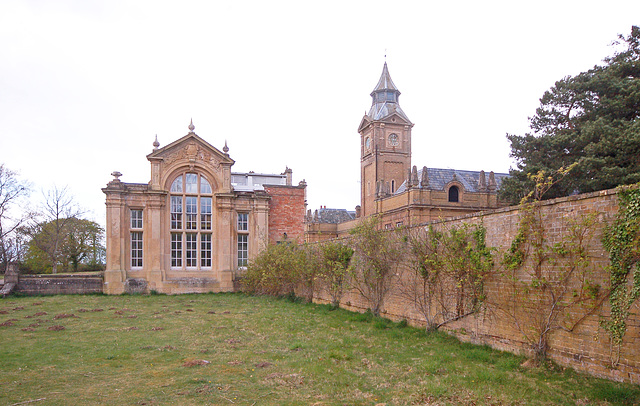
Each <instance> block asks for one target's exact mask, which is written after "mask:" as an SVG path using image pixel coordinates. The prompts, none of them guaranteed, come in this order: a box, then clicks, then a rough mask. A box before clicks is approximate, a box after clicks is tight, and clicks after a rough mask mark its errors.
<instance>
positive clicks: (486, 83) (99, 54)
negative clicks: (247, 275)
mask: <svg viewBox="0 0 640 406" xmlns="http://www.w3.org/2000/svg"><path fill="white" fill-rule="evenodd" d="M634 24H635V25H639V24H640V1H638V0H628V1H616V0H608V1H606V2H604V1H587V0H582V1H562V0H555V1H505V2H491V1H450V2H445V1H438V2H431V1H398V0H395V1H389V0H387V1H372V0H369V1H345V0H342V1H327V0H324V1H320V2H312V1H301V0H298V1H273V0H270V1H228V0H227V1H179V2H178V1H175V2H167V1H158V0H150V1H135V0H129V1H113V0H109V1H89V0H78V1H55V0H41V1H35V0H34V1H12V0H1V1H0V137H1V138H0V163H4V164H5V165H6V166H7V167H8V168H10V169H12V170H15V171H18V172H19V173H20V175H21V176H22V178H24V179H27V180H29V181H30V182H32V184H33V186H34V193H33V195H32V200H33V202H34V203H35V202H36V201H38V200H40V199H41V190H42V189H49V188H51V187H52V186H53V185H54V184H55V185H57V186H58V187H64V186H68V188H69V190H70V191H71V193H73V195H75V196H76V200H77V201H78V203H79V204H80V205H82V206H83V207H84V208H86V209H87V210H89V211H90V213H89V215H88V217H89V218H90V219H92V220H95V221H98V222H100V223H101V224H104V200H105V199H104V194H103V193H102V192H101V190H100V189H101V188H102V187H104V186H105V185H106V184H107V182H109V181H110V180H111V179H112V177H111V176H110V173H111V172H113V171H114V170H118V171H120V172H122V173H123V176H122V178H121V180H122V181H124V182H135V183H146V182H148V181H149V177H150V165H149V162H148V161H147V160H146V155H147V154H148V153H150V152H151V150H152V148H153V146H152V143H153V141H154V138H155V136H156V134H157V136H158V140H159V142H160V144H161V145H162V146H164V145H167V144H169V143H170V142H172V141H175V140H176V139H178V138H180V137H182V136H184V135H186V134H187V133H188V128H187V126H188V125H189V120H190V119H191V118H193V123H194V125H195V127H196V128H195V132H196V133H197V134H198V135H199V136H201V137H202V138H204V139H205V140H207V141H208V142H210V143H211V144H212V145H214V146H216V147H217V148H218V149H222V147H223V146H224V142H225V140H226V141H227V143H228V146H229V149H230V150H229V154H230V156H231V158H233V159H234V160H235V161H236V164H235V165H234V167H233V168H232V170H234V171H256V172H263V173H281V172H283V171H284V169H285V166H289V167H290V168H292V169H293V178H294V183H296V184H297V182H299V181H300V180H302V179H305V180H306V181H307V183H308V187H307V195H308V202H309V208H310V209H312V210H314V209H317V208H318V207H319V206H320V205H325V206H327V207H334V208H347V209H350V210H353V209H354V207H355V206H356V204H359V201H360V188H359V181H360V146H359V135H358V133H357V128H358V124H359V123H360V120H361V119H362V116H363V114H364V112H365V111H366V110H368V109H369V107H370V106H371V97H370V96H369V94H370V93H371V91H372V90H373V88H374V87H375V85H376V84H377V82H378V79H379V77H380V73H381V72H382V66H383V64H384V61H385V54H386V61H387V63H388V67H389V72H390V74H391V77H392V78H393V81H394V82H395V84H396V86H397V87H398V88H399V90H400V91H401V92H402V95H401V96H400V105H401V106H402V109H403V110H404V111H405V113H406V114H407V115H408V116H409V118H410V119H411V120H412V121H413V123H415V126H414V128H413V139H412V141H413V142H412V147H413V156H412V161H413V164H414V165H417V166H418V167H419V168H421V167H422V166H423V165H426V166H428V167H434V168H456V169H467V170H481V169H484V170H485V171H487V172H488V171H491V170H493V171H495V172H507V171H508V170H509V167H510V166H512V165H513V162H512V160H511V158H510V157H509V144H508V142H507V139H506V138H505V134H506V133H514V134H523V133H525V132H526V131H527V130H528V119H527V118H528V117H529V116H531V115H533V114H534V113H535V109H536V107H537V106H538V105H539V98H540V97H541V96H542V94H543V93H544V91H545V90H547V89H549V88H550V87H551V86H553V84H554V82H555V81H556V80H558V79H561V78H563V77H564V76H567V75H575V74H578V73H580V72H582V71H585V70H588V69H589V68H591V67H593V66H594V65H596V64H599V63H601V61H602V59H603V58H604V57H606V56H608V55H611V54H612V52H613V48H612V47H611V46H610V44H611V42H612V41H614V40H615V39H616V36H617V34H624V35H628V34H629V33H630V32H631V26H632V25H634Z"/></svg>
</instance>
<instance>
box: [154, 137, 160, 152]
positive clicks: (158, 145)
mask: <svg viewBox="0 0 640 406" xmlns="http://www.w3.org/2000/svg"><path fill="white" fill-rule="evenodd" d="M159 147H160V143H159V142H158V134H156V140H155V141H153V150H154V151H157V150H158V148H159Z"/></svg>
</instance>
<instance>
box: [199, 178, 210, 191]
mask: <svg viewBox="0 0 640 406" xmlns="http://www.w3.org/2000/svg"><path fill="white" fill-rule="evenodd" d="M200 193H202V194H205V193H206V194H209V193H211V185H210V184H209V182H207V180H206V179H205V178H204V177H203V176H200Z"/></svg>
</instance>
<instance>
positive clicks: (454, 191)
mask: <svg viewBox="0 0 640 406" xmlns="http://www.w3.org/2000/svg"><path fill="white" fill-rule="evenodd" d="M459 199H460V189H458V187H457V186H451V187H450V188H449V201H450V202H453V203H457V202H459Z"/></svg>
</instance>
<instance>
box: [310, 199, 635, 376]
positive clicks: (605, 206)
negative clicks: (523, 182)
mask: <svg viewBox="0 0 640 406" xmlns="http://www.w3.org/2000/svg"><path fill="white" fill-rule="evenodd" d="M617 209H618V204H617V193H616V191H615V190H608V191H602V192H595V193H589V194H583V195H579V196H571V197H567V198H560V199H554V200H550V201H547V202H544V203H543V205H542V207H541V216H542V224H543V225H544V234H545V237H546V238H547V241H548V242H549V243H550V244H553V243H555V242H559V241H560V240H562V238H563V236H566V235H567V233H568V232H569V229H570V227H571V225H572V224H573V222H575V221H576V220H579V219H581V218H583V217H584V216H587V215H591V214H593V215H595V216H596V223H595V225H594V226H592V228H591V230H592V231H593V235H592V236H591V237H590V239H589V241H588V244H587V252H588V258H589V264H590V272H591V274H590V275H589V277H590V278H591V279H592V280H593V281H594V282H595V283H597V284H600V285H601V286H602V288H603V289H604V290H606V289H607V288H608V286H609V279H608V273H607V270H606V266H607V265H608V264H609V260H608V258H609V256H608V253H607V252H606V250H604V248H603V247H602V243H601V237H602V232H603V230H604V227H605V226H606V224H608V223H610V222H611V221H612V219H613V218H614V216H615V214H616V212H617ZM520 218H521V212H520V210H519V209H518V207H510V208H503V209H497V210H494V211H488V212H483V213H479V214H476V215H467V216H463V217H459V218H456V219H448V220H444V221H439V222H433V223H431V224H433V225H434V226H435V227H437V228H438V227H439V228H446V227H457V226H460V225H462V224H463V223H467V224H479V223H482V224H483V225H484V227H485V228H486V230H487V234H486V243H487V246H489V247H494V248H496V250H497V251H496V254H495V255H494V259H495V262H496V263H498V262H499V260H500V258H502V253H503V252H504V251H505V250H506V248H507V247H509V246H510V244H511V242H512V241H513V239H514V237H515V235H516V233H517V231H518V228H519V221H520ZM525 266H530V264H527V263H525ZM553 266H556V267H558V266H560V265H558V264H556V265H551V268H549V269H550V270H548V272H550V273H549V275H550V277H553V272H556V271H557V269H556V268H553ZM400 275H403V273H402V272H400ZM516 278H518V279H519V280H527V278H530V274H528V273H527V272H524V271H519V273H518V274H516ZM399 282H402V281H399ZM404 282H406V280H405V281H404ZM573 283H574V284H575V281H574V282H573ZM510 284H511V282H509V279H508V278H506V277H505V276H503V274H502V273H501V272H500V270H499V269H498V268H497V266H496V272H495V273H493V275H492V276H491V277H490V278H489V279H488V280H487V281H486V282H485V285H484V292H485V294H486V302H485V303H486V306H485V308H484V310H483V311H482V312H480V313H479V314H476V315H473V316H469V317H465V318H463V319H461V320H459V321H456V322H453V323H450V324H447V325H445V326H443V327H442V329H444V330H446V331H448V332H450V333H452V334H454V335H456V336H458V337H459V338H460V339H461V340H463V341H470V342H475V343H481V344H488V345H490V346H492V347H494V348H498V349H501V350H506V351H511V352H516V353H526V354H529V355H531V350H530V348H531V347H530V346H529V345H528V344H527V340H526V339H525V338H524V337H523V332H522V330H521V329H519V328H518V327H517V326H516V323H515V322H514V319H513V317H511V316H509V315H508V314H506V313H505V311H504V309H505V308H506V307H507V306H509V303H511V304H513V303H514V302H513V300H514V298H515V300H518V301H519V303H518V306H520V308H521V309H525V310H523V311H522V313H521V314H520V315H519V320H518V321H519V322H521V323H523V324H524V325H526V324H527V323H530V322H531V321H532V320H531V318H534V317H537V316H539V315H536V311H537V309H538V308H537V307H536V306H539V303H533V302H534V301H537V300H540V297H539V296H538V297H535V296H532V295H527V294H522V293H520V292H518V291H516V290H510V289H511V288H510V286H512V285H510ZM398 286H401V285H400V283H396V287H398ZM569 288H570V289H575V288H576V286H570V287H569ZM510 292H511V293H513V292H518V294H517V295H516V296H510ZM316 300H317V301H318V302H328V301H329V300H330V298H329V296H328V294H327V293H326V292H323V291H322V289H319V290H318V291H317V294H316ZM509 300H512V302H508V301H509ZM603 300H604V302H603V304H602V306H601V307H598V308H597V311H595V312H592V314H590V310H589V308H588V306H575V307H571V308H569V309H568V311H567V312H566V313H567V316H566V318H567V319H569V320H568V321H578V320H580V322H579V323H578V324H577V326H576V327H575V328H574V329H573V330H572V331H564V330H562V329H554V330H553V331H552V332H551V333H550V334H549V336H548V337H549V338H548V343H549V351H548V355H549V356H550V357H551V358H552V359H553V360H555V361H556V362H558V363H560V364H562V365H566V366H571V367H573V368H575V369H577V370H580V371H584V372H588V373H590V374H593V375H596V376H600V377H606V378H609V379H614V380H618V381H627V382H633V383H636V384H638V383H640V303H638V302H636V303H635V304H634V305H633V306H632V308H631V313H632V314H631V316H630V318H629V320H628V330H627V333H626V335H625V338H624V342H623V345H622V348H621V353H620V362H619V364H618V365H617V366H616V367H615V368H612V367H611V359H612V358H611V346H610V342H609V338H608V335H607V333H606V332H605V331H604V330H603V329H602V328H601V327H600V320H602V319H603V318H606V317H607V316H608V314H609V303H608V300H607V299H606V297H603ZM341 306H342V307H345V308H349V309H351V310H356V311H364V310H365V309H366V308H368V307H370V306H369V304H368V303H367V302H366V301H365V300H364V299H363V298H362V297H360V295H359V294H358V293H357V292H356V291H350V292H348V293H347V294H346V295H345V296H344V297H343V298H342V301H341ZM531 309H535V310H534V311H533V312H532V311H531ZM383 312H384V313H385V316H386V317H389V318H391V319H396V320H400V319H407V320H408V321H410V323H412V324H414V325H418V326H423V325H424V324H425V323H424V318H423V317H422V316H421V315H420V313H419V312H418V311H416V309H415V307H414V306H413V305H412V304H411V303H410V301H409V300H407V299H404V298H403V295H401V294H400V292H399V290H398V289H396V290H395V291H392V292H391V293H390V294H389V295H388V296H387V299H386V300H385V304H384V310H383ZM527 317H528V318H529V320H528V319H527ZM563 317H564V316H563ZM558 324H561V323H560V322H559V323H558ZM567 325H568V324H567Z"/></svg>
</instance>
